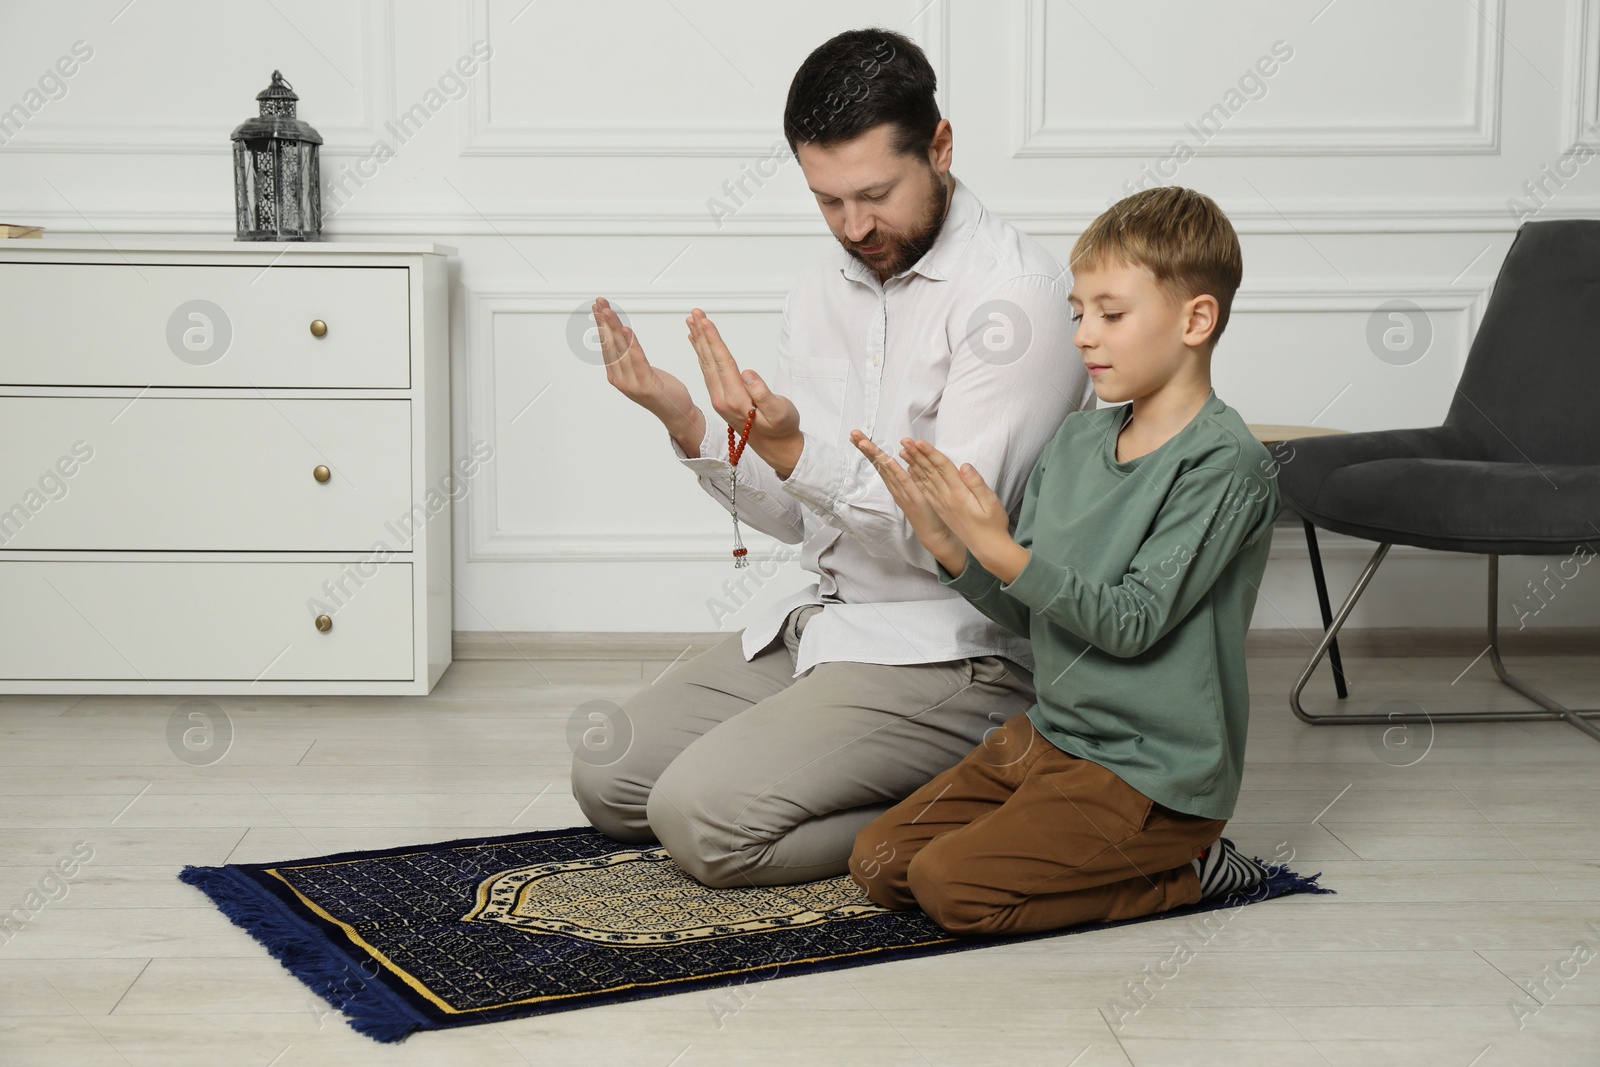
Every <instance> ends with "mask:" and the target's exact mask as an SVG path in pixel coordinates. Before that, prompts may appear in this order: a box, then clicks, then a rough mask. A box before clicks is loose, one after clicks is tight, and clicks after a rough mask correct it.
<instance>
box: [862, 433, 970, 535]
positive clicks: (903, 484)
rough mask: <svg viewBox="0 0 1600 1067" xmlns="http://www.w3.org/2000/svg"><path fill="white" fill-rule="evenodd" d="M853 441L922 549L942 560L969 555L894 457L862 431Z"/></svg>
mask: <svg viewBox="0 0 1600 1067" xmlns="http://www.w3.org/2000/svg"><path fill="white" fill-rule="evenodd" d="M850 441H851V443H852V444H854V445H855V446H856V448H857V449H858V450H859V451H860V452H861V453H862V455H864V456H866V457H867V459H869V460H871V461H872V465H873V466H874V467H876V468H877V470H878V476H879V477H881V478H882V479H883V484H884V485H886V486H888V488H889V495H890V496H892V497H894V502H895V503H896V504H898V505H899V507H900V510H901V511H903V512H905V515H906V519H907V521H909V522H910V523H911V530H912V532H913V533H915V534H916V535H917V540H918V541H920V542H921V543H922V547H923V548H926V549H927V550H928V551H929V552H931V553H932V554H933V555H934V556H941V557H942V556H944V555H947V554H955V555H960V554H963V553H964V552H965V551H966V549H965V546H964V545H962V543H961V539H960V538H958V537H957V536H956V535H955V532H954V531H953V530H951V529H950V526H949V525H948V524H947V523H946V522H945V521H944V520H943V519H942V518H940V517H939V513H938V511H936V510H935V509H934V507H933V505H932V504H931V503H930V502H929V500H928V498H927V496H926V495H924V494H923V492H922V491H921V490H920V489H919V488H918V487H917V484H916V482H914V481H913V480H912V478H911V475H910V474H909V473H908V472H907V471H906V469H905V468H904V467H902V466H900V464H898V463H896V462H895V461H894V457H892V456H890V455H889V454H888V453H887V452H884V451H883V450H882V449H881V448H879V447H878V446H877V445H875V444H873V443H872V440H871V439H870V438H869V437H867V435H866V434H864V433H862V432H861V431H860V430H852V431H850Z"/></svg>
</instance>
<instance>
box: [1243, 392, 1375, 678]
mask: <svg viewBox="0 0 1600 1067" xmlns="http://www.w3.org/2000/svg"><path fill="white" fill-rule="evenodd" d="M1246 425H1247V426H1249V428H1250V432H1251V433H1253V434H1255V435H1256V440H1257V441H1260V442H1261V443H1262V444H1264V445H1275V444H1280V443H1281V442H1284V441H1292V440H1294V439H1295V438H1296V437H1325V436H1328V435H1329V434H1336V433H1347V432H1348V431H1346V430H1330V429H1328V428H1327V427H1325V426H1288V425H1283V424H1281V423H1275V422H1251V423H1246ZM1300 522H1301V524H1302V525H1303V526H1304V527H1305V531H1306V551H1307V552H1308V553H1309V554H1310V556H1311V577H1312V580H1313V581H1315V582H1316V585H1317V607H1319V608H1321V609H1322V632H1323V633H1327V632H1328V628H1329V627H1330V626H1332V625H1333V609H1332V607H1331V606H1330V605H1329V603H1328V581H1327V579H1326V578H1325V577H1324V576H1323V573H1322V553H1321V552H1319V551H1318V550H1317V528H1316V527H1315V526H1313V525H1311V521H1310V520H1309V519H1306V518H1304V517H1302V518H1301V519H1300ZM1328 662H1329V663H1330V664H1331V665H1332V666H1333V688H1334V691H1335V692H1336V693H1338V695H1339V699H1340V700H1343V699H1344V698H1345V697H1347V696H1349V695H1350V692H1349V690H1348V689H1347V688H1346V687H1345V682H1344V663H1343V661H1342V660H1341V659H1340V658H1339V641H1338V639H1337V638H1335V639H1334V641H1333V643H1332V644H1330V645H1329V646H1328Z"/></svg>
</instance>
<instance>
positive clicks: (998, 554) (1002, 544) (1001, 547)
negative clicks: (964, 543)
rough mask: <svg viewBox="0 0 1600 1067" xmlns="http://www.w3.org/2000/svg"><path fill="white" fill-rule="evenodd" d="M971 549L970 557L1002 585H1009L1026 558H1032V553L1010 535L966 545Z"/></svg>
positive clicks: (1019, 571)
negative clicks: (987, 541) (992, 540)
mask: <svg viewBox="0 0 1600 1067" xmlns="http://www.w3.org/2000/svg"><path fill="white" fill-rule="evenodd" d="M968 547H970V548H971V549H972V558H973V559H975V560H977V561H978V562H979V563H980V564H982V565H983V569H984V570H986V571H988V572H989V573H990V574H992V575H994V576H995V577H996V578H998V579H999V580H1000V582H1001V584H1003V585H1010V584H1011V583H1012V582H1014V581H1016V580H1017V575H1019V574H1021V573H1022V569H1023V568H1024V567H1026V566H1027V565H1028V560H1030V559H1032V558H1033V553H1032V552H1030V551H1028V550H1027V549H1026V548H1023V547H1022V546H1021V545H1019V544H1017V542H1016V541H1015V540H1013V539H1012V538H1011V537H1010V535H1007V536H1006V537H1004V538H1003V539H997V540H996V541H994V542H993V543H986V544H982V545H971V546H968Z"/></svg>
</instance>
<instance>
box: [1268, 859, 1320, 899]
mask: <svg viewBox="0 0 1600 1067" xmlns="http://www.w3.org/2000/svg"><path fill="white" fill-rule="evenodd" d="M1256 862H1257V863H1259V864H1261V866H1262V867H1264V868H1266V871H1267V881H1266V887H1267V892H1266V894H1265V897H1280V896H1287V895H1288V894H1290V893H1337V892H1338V890H1337V889H1328V888H1327V887H1325V886H1321V885H1318V884H1317V879H1318V878H1321V877H1322V872H1321V871H1318V872H1317V873H1316V874H1296V873H1295V872H1293V871H1291V870H1290V869H1289V865H1288V864H1287V863H1268V862H1267V861H1266V860H1263V859H1259V858H1257V859H1256Z"/></svg>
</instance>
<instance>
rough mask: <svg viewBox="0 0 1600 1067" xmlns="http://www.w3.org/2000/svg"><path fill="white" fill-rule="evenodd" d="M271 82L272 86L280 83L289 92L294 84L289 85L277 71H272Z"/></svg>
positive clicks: (292, 89)
mask: <svg viewBox="0 0 1600 1067" xmlns="http://www.w3.org/2000/svg"><path fill="white" fill-rule="evenodd" d="M272 84H273V87H274V88H276V87H277V86H280V85H281V86H283V87H284V88H285V89H288V90H289V91H290V92H294V86H292V85H290V84H289V83H288V81H286V80H285V79H284V77H283V75H282V74H281V73H279V72H278V71H273V72H272Z"/></svg>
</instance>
